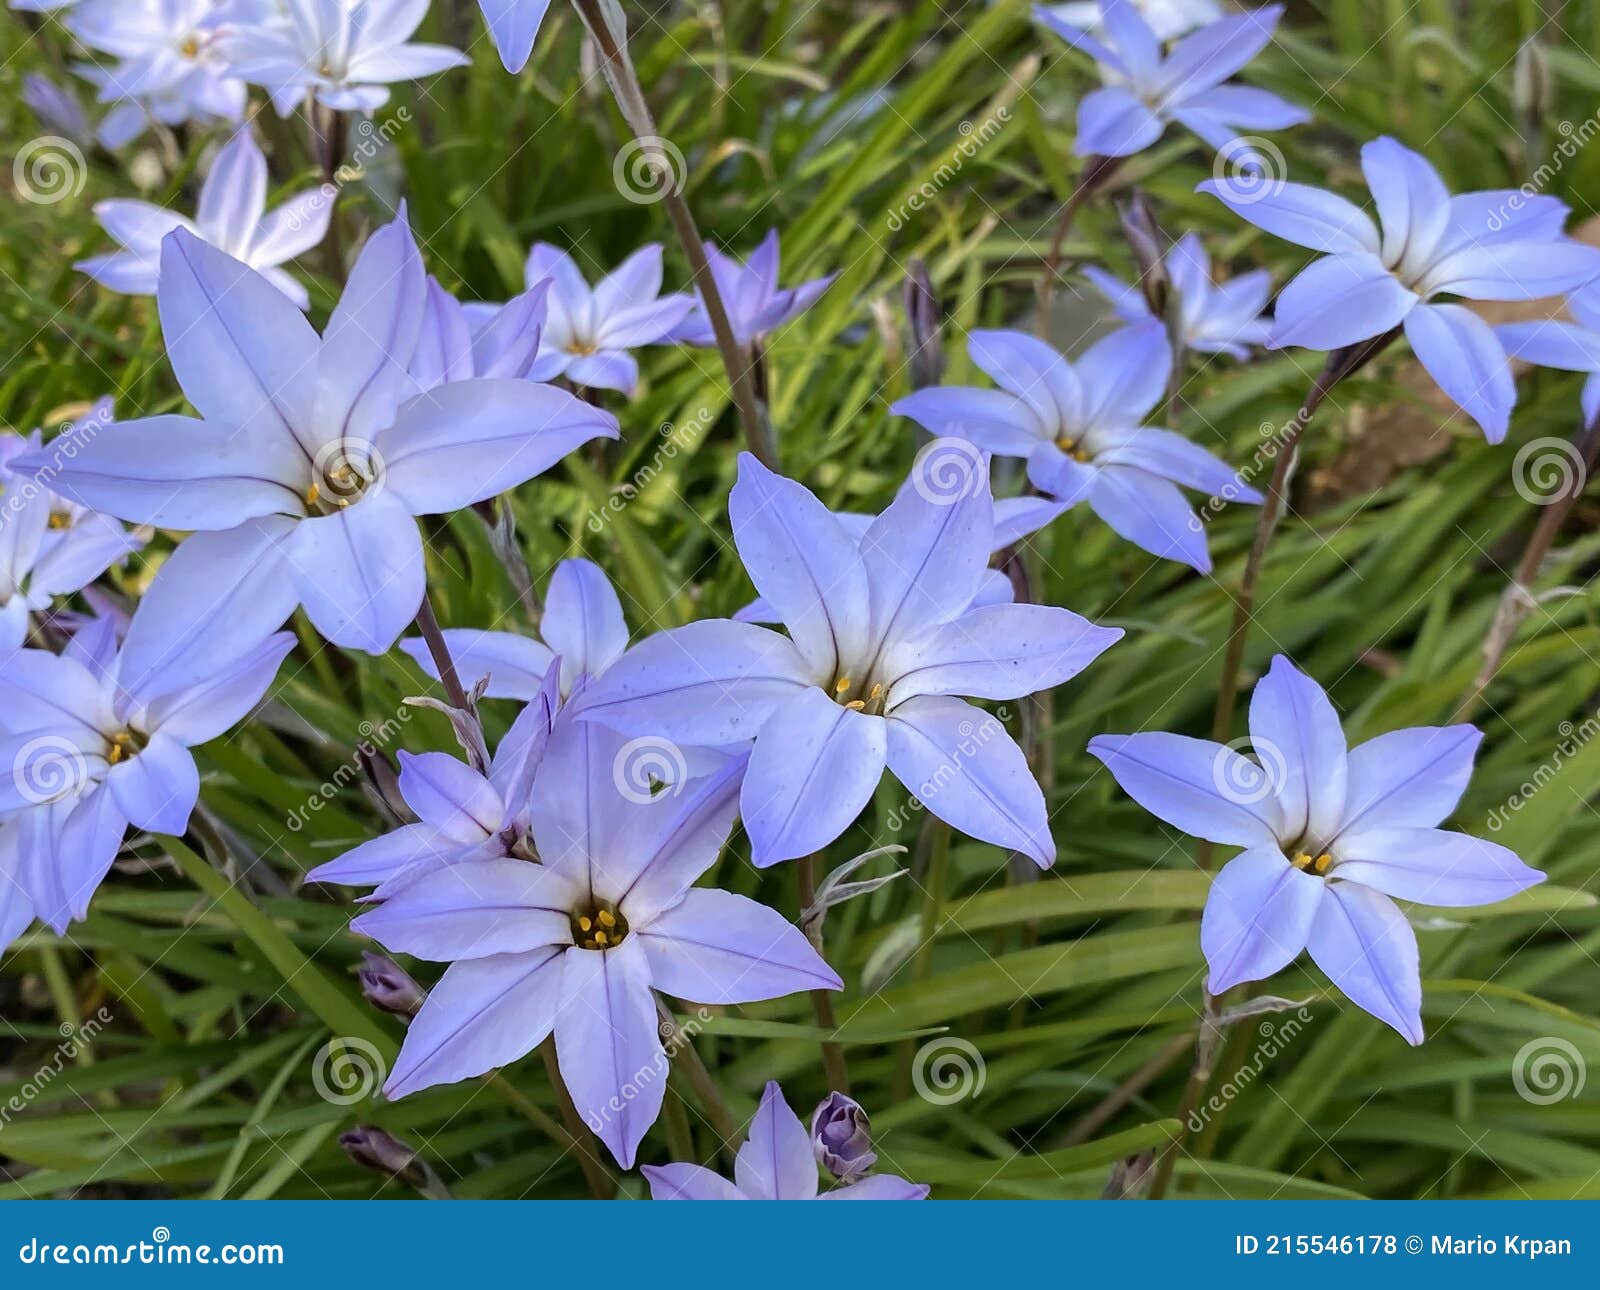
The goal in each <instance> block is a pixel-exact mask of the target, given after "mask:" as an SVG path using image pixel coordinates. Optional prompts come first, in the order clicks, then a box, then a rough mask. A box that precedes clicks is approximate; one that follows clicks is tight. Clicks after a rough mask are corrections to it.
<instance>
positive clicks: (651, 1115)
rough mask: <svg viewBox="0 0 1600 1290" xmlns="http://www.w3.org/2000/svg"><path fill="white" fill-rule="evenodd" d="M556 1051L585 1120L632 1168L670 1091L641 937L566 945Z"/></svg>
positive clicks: (620, 1162)
mask: <svg viewBox="0 0 1600 1290" xmlns="http://www.w3.org/2000/svg"><path fill="white" fill-rule="evenodd" d="M556 1056H557V1059H558V1060H559V1062H560V1065H561V1078H562V1079H563V1080H564V1081H566V1085H567V1090H568V1091H569V1092H570V1093H571V1094H572V1100H573V1102H574V1103H575V1104H576V1105H577V1108H578V1112H579V1114H581V1115H582V1116H583V1118H584V1122H585V1123H587V1124H588V1126H589V1128H590V1129H592V1130H593V1131H594V1133H595V1134H596V1135H597V1136H598V1137H599V1138H600V1140H601V1141H602V1142H604V1143H605V1144H606V1146H607V1147H609V1148H610V1149H611V1154H612V1155H614V1156H615V1157H616V1158H617V1163H618V1164H620V1165H621V1166H622V1167H623V1168H624V1169H631V1168H633V1162H634V1158H635V1157H636V1156H637V1155H638V1152H639V1143H640V1142H641V1141H642V1140H643V1138H644V1135H645V1131H646V1130H647V1129H649V1127H650V1126H651V1125H652V1124H654V1123H655V1121H656V1116H658V1115H659V1114H660V1113H661V1100H662V1097H663V1096H664V1095H665V1094H666V1091H667V1079H666V1062H667V1055H666V1052H665V1051H664V1050H663V1049H662V1047H661V1035H660V1031H659V1029H658V1027H657V1022H656V1003H655V996H654V995H653V994H652V993H651V992H650V967H649V964H648V963H647V962H646V960H645V953H644V946H643V945H642V944H641V943H640V940H639V938H638V937H635V936H630V937H629V938H628V939H627V940H625V941H623V942H622V944H621V945H619V946H617V948H616V949H610V950H580V949H569V950H567V951H566V967H565V969H564V979H563V981H562V991H561V1009H560V1011H559V1012H558V1013H557V1014H556Z"/></svg>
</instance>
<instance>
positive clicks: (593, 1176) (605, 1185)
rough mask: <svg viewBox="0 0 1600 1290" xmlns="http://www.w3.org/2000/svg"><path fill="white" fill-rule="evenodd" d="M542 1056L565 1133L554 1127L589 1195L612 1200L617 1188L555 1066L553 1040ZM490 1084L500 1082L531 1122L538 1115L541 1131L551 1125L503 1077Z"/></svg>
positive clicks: (541, 1049)
mask: <svg viewBox="0 0 1600 1290" xmlns="http://www.w3.org/2000/svg"><path fill="white" fill-rule="evenodd" d="M539 1055H540V1056H541V1057H543V1058H544V1068H545V1071H546V1072H547V1073H548V1074H549V1076H550V1087H551V1088H553V1089H554V1090H555V1095H556V1106H557V1107H558V1108H559V1109H560V1111H561V1122H562V1124H564V1125H565V1126H566V1127H565V1129H561V1128H560V1126H559V1125H554V1126H551V1127H555V1128H557V1129H560V1131H561V1135H562V1140H563V1141H564V1142H565V1143H566V1145H567V1146H568V1147H570V1149H571V1150H572V1153H573V1154H574V1155H576V1156H577V1157H578V1164H579V1166H580V1167H581V1168H582V1169H583V1179H584V1181H585V1182H586V1183H588V1185H589V1194H590V1195H592V1196H593V1197H594V1198H595V1199H596V1200H610V1199H611V1197H612V1196H613V1195H614V1194H615V1192H616V1188H615V1187H614V1186H613V1185H612V1181H611V1177H610V1173H609V1171H608V1170H607V1169H606V1166H605V1162H604V1161H603V1160H602V1159H601V1158H600V1148H599V1144H598V1143H596V1142H595V1139H594V1134H593V1133H591V1132H590V1131H589V1126H588V1125H587V1124H585V1123H584V1122H583V1117H582V1116H581V1115H579V1114H578V1108H577V1105H576V1104H575V1103H574V1102H573V1100H572V1094H571V1093H569V1092H567V1082H566V1081H565V1080H564V1079H562V1078H561V1067H560V1065H559V1064H557V1062H556V1042H555V1040H554V1038H550V1039H546V1040H545V1041H544V1043H542V1044H540V1045H539ZM491 1080H499V1081H500V1082H501V1084H502V1085H504V1088H502V1090H501V1091H502V1093H504V1092H505V1091H506V1090H507V1089H509V1090H510V1093H509V1094H508V1095H507V1096H508V1100H509V1101H511V1102H512V1103H513V1104H514V1105H516V1106H518V1107H520V1108H521V1109H522V1110H523V1113H524V1114H526V1115H528V1117H529V1118H530V1119H533V1118H534V1116H533V1112H538V1114H539V1116H540V1117H542V1118H540V1119H537V1120H535V1123H538V1124H540V1125H541V1126H542V1127H543V1126H547V1125H549V1122H550V1117H549V1116H548V1115H546V1114H545V1113H544V1112H543V1111H540V1110H539V1108H538V1107H537V1106H536V1105H534V1103H533V1102H532V1101H530V1100H529V1099H527V1098H526V1097H523V1095H522V1094H521V1093H520V1092H519V1091H517V1090H516V1089H515V1088H512V1087H511V1085H510V1083H509V1081H507V1080H505V1079H504V1077H502V1076H500V1075H494V1076H491Z"/></svg>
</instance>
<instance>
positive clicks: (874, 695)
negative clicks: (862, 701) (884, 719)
mask: <svg viewBox="0 0 1600 1290" xmlns="http://www.w3.org/2000/svg"><path fill="white" fill-rule="evenodd" d="M882 693H883V686H881V685H874V686H873V687H872V693H871V694H869V695H867V698H868V699H876V698H877V697H878V696H879V695H880V694H882Z"/></svg>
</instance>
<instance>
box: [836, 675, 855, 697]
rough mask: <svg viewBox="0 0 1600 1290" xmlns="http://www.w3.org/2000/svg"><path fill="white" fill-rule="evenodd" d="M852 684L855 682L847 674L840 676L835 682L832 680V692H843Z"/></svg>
mask: <svg viewBox="0 0 1600 1290" xmlns="http://www.w3.org/2000/svg"><path fill="white" fill-rule="evenodd" d="M854 684H855V682H854V681H852V680H851V679H850V678H849V677H848V676H841V677H840V678H839V679H838V680H837V681H836V682H834V686H833V692H834V693H835V694H843V693H844V692H845V691H846V690H848V689H849V688H850V687H851V686H852V685H854Z"/></svg>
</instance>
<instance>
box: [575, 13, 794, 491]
mask: <svg viewBox="0 0 1600 1290" xmlns="http://www.w3.org/2000/svg"><path fill="white" fill-rule="evenodd" d="M572 4H573V8H575V9H576V10H577V11H578V16H579V17H580V18H581V19H582V20H583V24H584V26H585V27H587V28H588V30H589V34H590V36H591V37H592V38H593V39H594V42H595V47H596V48H597V49H598V50H599V51H600V58H601V61H602V63H603V64H604V67H605V72H606V83H607V84H608V85H609V86H610V87H611V96H612V98H613V99H615V100H616V104H617V108H618V110H619V111H621V113H622V119H623V120H624V121H625V122H626V123H627V126H628V129H629V130H630V131H632V132H633V135H634V139H635V141H636V142H638V143H640V144H641V145H644V146H650V145H654V146H655V147H657V148H660V147H661V146H662V141H661V133H660V131H659V130H658V129H657V128H656V122H655V117H654V115H653V114H652V113H651V111H650V105H649V103H648V102H646V101H645V97H644V87H643V86H642V85H641V84H640V83H639V74H638V72H637V71H636V70H635V69H634V66H633V60H632V59H631V58H630V57H629V56H628V50H627V47H626V45H625V44H624V43H623V42H622V40H621V38H620V37H619V34H618V33H616V32H614V31H613V30H612V29H611V24H610V23H609V22H608V21H607V20H606V16H605V13H604V12H603V10H602V7H601V5H600V3H599V0H572ZM679 185H680V179H679V176H677V175H675V174H672V173H670V172H669V173H666V174H663V175H662V176H661V201H662V204H663V205H664V206H665V207H666V208H667V218H668V219H670V220H671V221H672V227H673V230H674V232H676V233H677V235H678V241H679V242H680V243H681V244H682V246H683V253H684V255H685V256H687V257H688V260H689V269H690V272H691V274H692V275H693V277H694V284H695V286H696V287H697V288H698V289H699V292H700V299H701V302H702V303H703V305H704V306H705V311H706V317H707V319H708V320H709V321H710V323H711V330H712V332H713V334H714V335H715V336H716V340H717V349H718V351H719V352H720V353H721V355H722V365H723V367H724V368H725V369H726V370H727V373H728V385H729V387H730V389H731V391H732V394H733V402H734V406H735V407H736V408H737V409H738V411H739V421H740V423H741V424H742V425H743V427H744V437H745V443H746V444H747V445H748V447H749V449H750V451H751V452H753V453H754V454H755V455H756V456H757V457H758V458H759V459H760V461H761V464H762V465H764V466H766V467H767V468H768V469H770V470H777V469H778V449H777V444H776V443H775V442H774V440H773V436H772V427H771V425H770V424H769V423H768V421H767V417H766V413H765V412H764V411H763V410H762V407H761V401H760V400H759V399H758V398H757V396H756V388H755V377H754V374H753V372H752V370H751V369H752V362H751V356H750V354H749V352H748V351H746V350H745V349H744V347H743V346H741V345H740V344H739V342H738V339H737V338H736V337H735V336H734V334H733V326H732V324H730V323H729V321H728V310H727V306H726V305H725V304H724V303H723V300H722V293H721V292H720V291H719V290H718V289H717V282H716V278H715V277H714V276H713V274H712V272H711V262H710V260H708V259H707V258H706V248H705V241H704V240H703V239H702V238H701V236H700V230H699V229H698V228H697V227H696V225H695V222H694V214H693V212H692V211H690V209H689V204H688V203H687V202H686V201H684V200H683V194H682V192H681V191H680V188H679Z"/></svg>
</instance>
